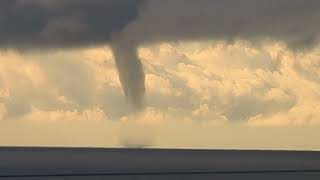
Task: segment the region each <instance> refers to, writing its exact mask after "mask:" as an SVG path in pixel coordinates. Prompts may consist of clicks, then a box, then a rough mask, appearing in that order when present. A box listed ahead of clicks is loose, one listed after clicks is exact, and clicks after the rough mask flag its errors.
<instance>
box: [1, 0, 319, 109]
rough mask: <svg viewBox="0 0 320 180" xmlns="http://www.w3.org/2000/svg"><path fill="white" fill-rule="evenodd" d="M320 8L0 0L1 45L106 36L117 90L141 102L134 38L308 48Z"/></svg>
mask: <svg viewBox="0 0 320 180" xmlns="http://www.w3.org/2000/svg"><path fill="white" fill-rule="evenodd" d="M142 6H143V7H142ZM319 7H320V1H318V0H308V1H301V0H241V1H234V0H196V1H195V0H149V1H145V3H143V2H142V0H130V1H127V0H91V1H87V0H68V1H67V0H16V1H13V0H3V1H1V2H0V27H1V29H0V46H2V47H5V48H30V47H37V48H39V47H49V48H51V47H54V48H55V47H62V48H63V47H70V46H71V47H77V46H86V45H96V44H101V43H108V42H110V41H111V40H112V41H113V42H112V43H111V45H112V46H113V50H114V54H115V57H116V62H117V67H118V70H119V76H120V80H121V83H122V86H123V88H124V92H125V94H126V96H127V97H128V100H129V101H130V103H131V104H132V105H133V106H134V107H136V108H141V107H142V106H143V95H144V72H143V68H142V65H141V62H140V60H139V59H138V56H137V54H136V45H137V44H140V43H149V42H157V41H167V40H192V39H196V40H200V39H208V38H210V39H222V40H227V41H232V40H234V39H238V38H241V39H242V38H243V39H248V40H259V39H265V38H266V39H273V40H279V41H283V42H285V43H286V44H288V46H289V47H292V48H295V49H299V48H302V47H310V46H313V45H314V44H316V43H317V42H318V40H319V28H320V24H319V23H318V21H319V19H320V11H319V10H320V8H319Z"/></svg>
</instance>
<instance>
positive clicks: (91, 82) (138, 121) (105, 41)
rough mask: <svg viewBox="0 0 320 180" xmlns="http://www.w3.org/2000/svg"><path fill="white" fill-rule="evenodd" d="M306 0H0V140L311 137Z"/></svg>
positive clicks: (318, 50) (315, 49) (103, 143)
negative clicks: (303, 0)
mask: <svg viewBox="0 0 320 180" xmlns="http://www.w3.org/2000/svg"><path fill="white" fill-rule="evenodd" d="M317 5H319V2H318V1H313V0H310V1H308V2H307V3H302V2H301V1H298V0H291V1H289V0H277V1H273V0H270V1H263V0H259V2H258V1H256V0H255V1H253V0H243V2H242V3H241V4H240V3H238V2H234V1H229V0H226V1H219V0H214V1H212V0H210V1H209V0H199V1H192V0H186V1H183V0H171V1H166V0H164V1H157V0H150V1H142V0H141V1H139V0H134V1H130V2H128V1H124V0H123V1H121V0H120V1H119V0H117V1H116V0H106V1H101V0H93V1H82V0H79V1H73V0H70V1H65V0H41V1H40V0H14V1H11V0H10V1H9V0H4V1H1V2H0V145H1V146H68V147H69V146H73V147H79V146H80V147H156V148H192V149H199V148H201V149H286V150H288V149H290V150H320V143H319V142H318V139H319V137H320V134H319V130H320V115H319V113H318V112H319V110H320V109H319V107H320V44H319V43H318V40H319V37H320V36H319V34H320V32H319V30H318V29H319V25H318V23H317V21H316V20H317V19H319V17H320V13H319V12H320V11H319V9H318V7H320V6H317ZM163 12H166V13H163Z"/></svg>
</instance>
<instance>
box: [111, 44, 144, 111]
mask: <svg viewBox="0 0 320 180" xmlns="http://www.w3.org/2000/svg"><path fill="white" fill-rule="evenodd" d="M111 48H112V50H113V54H114V57H115V61H116V66H117V69H118V73H119V79H120V82H121V85H122V88H123V91H124V94H125V96H126V99H127V101H128V102H129V104H130V106H131V108H132V110H133V111H140V110H142V109H143V108H144V106H145V104H144V95H145V74H144V71H143V66H142V63H141V61H140V59H139V58H138V55H137V49H136V46H135V45H132V44H130V43H129V42H127V41H124V40H122V41H114V43H113V44H112V46H111Z"/></svg>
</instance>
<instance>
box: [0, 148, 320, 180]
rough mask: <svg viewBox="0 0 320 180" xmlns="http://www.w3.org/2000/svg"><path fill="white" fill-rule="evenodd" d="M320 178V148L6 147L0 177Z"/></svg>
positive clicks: (0, 155) (0, 159)
mask: <svg viewBox="0 0 320 180" xmlns="http://www.w3.org/2000/svg"><path fill="white" fill-rule="evenodd" d="M8 178H9V179H36V180H38V179H70V180H73V179H80V180H81V179H93V180H95V179H115V180H117V179H119V180H122V179H123V180H126V179H142V180H144V179H155V180H157V179H187V180H188V179H226V180H229V179H249V180H250V179H262V180H264V179H293V180H295V179H320V152H297V151H296V152H292V151H230V150H229V151H225V150H155V149H95V148H0V179H8Z"/></svg>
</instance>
